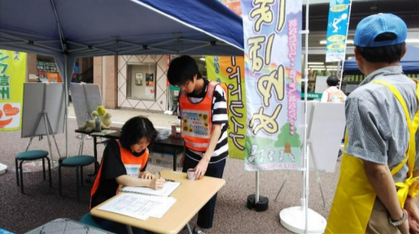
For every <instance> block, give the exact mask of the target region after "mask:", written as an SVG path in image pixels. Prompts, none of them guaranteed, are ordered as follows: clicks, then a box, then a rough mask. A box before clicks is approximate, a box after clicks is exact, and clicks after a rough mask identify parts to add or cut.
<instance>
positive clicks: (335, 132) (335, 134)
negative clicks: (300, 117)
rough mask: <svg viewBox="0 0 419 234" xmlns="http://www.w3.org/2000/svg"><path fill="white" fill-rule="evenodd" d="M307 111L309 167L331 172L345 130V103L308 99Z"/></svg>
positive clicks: (334, 166)
mask: <svg viewBox="0 0 419 234" xmlns="http://www.w3.org/2000/svg"><path fill="white" fill-rule="evenodd" d="M307 113H308V115H307V116H308V120H307V123H308V133H307V135H308V138H307V142H308V147H309V150H310V159H311V160H310V169H316V170H318V171H325V172H329V173H333V172H334V171H335V168H336V161H337V158H338V154H339V148H340V147H341V144H342V138H343V134H344V131H345V121H346V118H345V104H344V103H331V102H318V101H309V102H308V103H307ZM330 113H333V114H330ZM314 163H316V166H317V168H315V167H314Z"/></svg>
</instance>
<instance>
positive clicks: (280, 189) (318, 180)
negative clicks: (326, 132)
mask: <svg viewBox="0 0 419 234" xmlns="http://www.w3.org/2000/svg"><path fill="white" fill-rule="evenodd" d="M307 147H308V148H309V152H310V153H311V155H313V157H312V159H313V166H314V172H315V174H316V181H317V184H318V185H319V189H320V194H321V195H322V199H323V207H326V200H325V199H324V194H323V187H322V182H321V178H320V175H319V170H318V169H317V168H318V167H317V160H316V157H315V156H314V153H313V150H312V148H311V144H310V142H308V144H307ZM309 156H310V155H309ZM303 170H304V169H303ZM289 172H290V171H288V172H287V174H286V175H285V178H284V181H283V182H282V185H281V187H280V188H279V191H278V193H277V194H276V197H275V200H274V201H275V202H276V201H277V199H278V196H279V194H280V193H281V191H282V188H283V187H284V185H285V183H286V182H287V179H288V175H289Z"/></svg>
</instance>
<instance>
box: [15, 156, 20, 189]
mask: <svg viewBox="0 0 419 234" xmlns="http://www.w3.org/2000/svg"><path fill="white" fill-rule="evenodd" d="M18 164H19V162H18V160H17V158H16V159H15V167H16V182H17V186H19V166H18Z"/></svg>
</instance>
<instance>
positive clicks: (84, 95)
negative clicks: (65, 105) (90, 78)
mask: <svg viewBox="0 0 419 234" xmlns="http://www.w3.org/2000/svg"><path fill="white" fill-rule="evenodd" d="M70 93H71V101H72V102H73V108H74V112H75V114H76V119H77V126H78V127H81V126H83V125H84V123H85V122H86V121H87V120H91V119H92V116H91V114H92V112H93V111H95V110H96V108H97V107H98V106H100V105H102V97H101V95H100V90H99V85H98V84H84V83H71V84H70Z"/></svg>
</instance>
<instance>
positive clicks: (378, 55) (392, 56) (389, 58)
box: [356, 35, 406, 64]
mask: <svg viewBox="0 0 419 234" xmlns="http://www.w3.org/2000/svg"><path fill="white" fill-rule="evenodd" d="M379 36H381V35H379ZM388 36H390V35H383V36H382V37H383V39H384V38H387V37H388ZM376 39H379V37H377V38H376ZM405 47H406V43H405V42H402V43H399V44H395V45H390V46H382V47H359V46H357V47H356V48H357V49H358V51H359V53H360V54H361V56H362V57H363V58H364V59H365V60H367V61H368V62H371V63H389V64H390V63H394V62H398V61H400V59H401V57H402V53H403V49H404V48H405Z"/></svg>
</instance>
